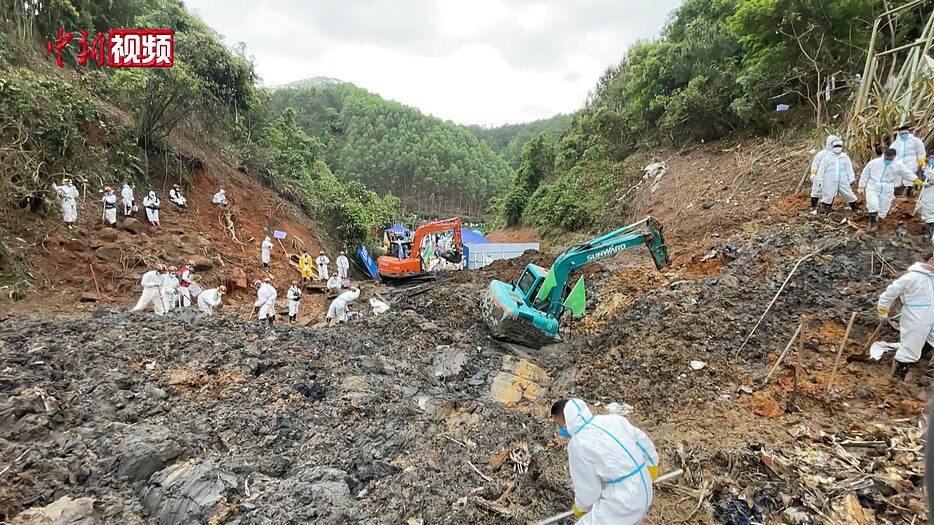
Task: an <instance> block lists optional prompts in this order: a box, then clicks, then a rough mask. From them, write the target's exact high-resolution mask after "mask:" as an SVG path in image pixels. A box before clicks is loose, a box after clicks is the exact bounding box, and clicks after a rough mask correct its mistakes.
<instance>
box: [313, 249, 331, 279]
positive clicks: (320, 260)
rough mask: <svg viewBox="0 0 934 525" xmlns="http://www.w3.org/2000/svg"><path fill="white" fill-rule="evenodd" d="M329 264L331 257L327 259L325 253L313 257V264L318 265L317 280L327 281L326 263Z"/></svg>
mask: <svg viewBox="0 0 934 525" xmlns="http://www.w3.org/2000/svg"><path fill="white" fill-rule="evenodd" d="M329 264H331V259H328V256H327V255H324V254H322V255H319V256H318V257H316V258H315V266H317V267H318V280H320V281H327V280H328V265H329Z"/></svg>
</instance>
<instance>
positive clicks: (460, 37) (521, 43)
mask: <svg viewBox="0 0 934 525" xmlns="http://www.w3.org/2000/svg"><path fill="white" fill-rule="evenodd" d="M186 3H187V4H188V5H189V7H191V8H193V9H194V10H195V11H196V12H197V13H198V14H199V15H200V16H201V17H202V18H203V19H204V20H205V21H206V22H207V23H208V24H210V25H211V26H212V27H214V28H215V29H217V30H218V31H219V32H220V33H221V34H223V35H224V36H225V37H226V40H227V41H228V43H230V44H233V43H236V42H239V41H243V42H246V44H247V50H248V53H251V54H253V55H254V56H255V57H256V59H257V70H258V73H259V75H260V77H262V78H263V80H264V83H265V84H267V85H276V84H283V83H287V82H290V81H294V80H300V79H302V78H307V77H314V76H329V77H335V78H339V79H341V80H346V81H349V82H353V83H355V84H358V85H360V86H361V87H364V88H366V89H368V90H370V91H372V92H375V93H379V94H381V95H383V96H385V97H387V98H393V99H395V100H399V101H400V102H403V103H406V104H409V105H412V106H416V107H419V108H420V109H422V110H424V111H426V112H430V113H433V114H435V115H436V116H439V117H441V118H445V119H451V120H455V121H458V122H463V123H480V124H494V123H503V122H516V121H520V120H523V119H524V120H528V119H533V118H541V117H543V116H548V115H549V114H552V113H555V112H570V111H574V110H575V109H577V108H578V107H580V105H581V104H582V103H583V101H584V99H585V97H586V96H587V92H588V90H590V89H591V88H592V87H593V85H594V84H595V83H596V81H597V79H598V78H599V76H600V75H601V74H602V73H603V71H604V70H605V69H606V67H607V66H609V65H612V64H615V63H618V62H619V61H620V59H622V57H623V55H624V54H625V53H626V50H627V49H628V47H629V46H630V45H631V44H632V43H634V42H635V41H637V40H640V39H644V38H651V37H653V36H655V35H657V34H658V33H659V32H660V30H661V28H662V25H663V24H664V22H665V20H666V18H667V16H668V13H669V11H671V10H672V9H674V8H675V7H676V6H677V5H678V3H680V0H655V1H649V0H574V1H573V2H570V1H567V0H473V1H470V2H458V1H451V0H353V1H346V0H312V1H308V0H278V1H276V2H256V1H255V0H253V1H247V0H186Z"/></svg>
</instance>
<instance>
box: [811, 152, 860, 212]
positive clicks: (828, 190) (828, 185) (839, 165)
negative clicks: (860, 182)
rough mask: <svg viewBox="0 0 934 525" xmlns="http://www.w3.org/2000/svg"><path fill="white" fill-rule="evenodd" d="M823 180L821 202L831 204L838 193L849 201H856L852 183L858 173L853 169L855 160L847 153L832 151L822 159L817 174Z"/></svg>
mask: <svg viewBox="0 0 934 525" xmlns="http://www.w3.org/2000/svg"><path fill="white" fill-rule="evenodd" d="M816 176H817V177H818V178H820V180H821V195H822V199H821V202H823V203H824V204H827V205H830V204H833V199H834V197H836V196H837V195H838V194H839V195H840V196H841V197H843V198H844V200H846V202H847V203H851V204H852V203H854V202H856V195H854V194H853V188H852V187H850V185H851V184H853V183H854V182H856V173H855V172H854V171H853V162H852V161H851V160H850V156H849V155H847V154H846V153H843V152H841V153H834V152H833V151H831V152H830V153H829V154H827V155H825V156H824V158H823V159H821V161H820V164H819V165H818V167H817V175H816Z"/></svg>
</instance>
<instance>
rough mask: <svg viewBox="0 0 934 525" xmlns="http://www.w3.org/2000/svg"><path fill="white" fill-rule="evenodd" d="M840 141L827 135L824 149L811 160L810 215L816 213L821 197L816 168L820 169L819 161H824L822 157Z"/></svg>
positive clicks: (836, 137)
mask: <svg viewBox="0 0 934 525" xmlns="http://www.w3.org/2000/svg"><path fill="white" fill-rule="evenodd" d="M838 140H840V137H838V136H836V135H827V143H826V144H825V145H824V149H822V150H820V151H818V152H817V153H816V154H815V155H814V159H813V160H811V177H810V178H811V213H812V214H816V213H817V203H818V202H820V198H821V196H822V193H821V179H820V178H819V177H818V176H817V168H819V167H820V161H822V160H824V157H826V156H827V154H829V153H830V152H831V150H832V149H833V143H834V142H835V141H838Z"/></svg>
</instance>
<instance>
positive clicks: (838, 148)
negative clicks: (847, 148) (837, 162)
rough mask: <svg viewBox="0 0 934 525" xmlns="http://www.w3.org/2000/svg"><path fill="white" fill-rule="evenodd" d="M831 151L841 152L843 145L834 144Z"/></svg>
mask: <svg viewBox="0 0 934 525" xmlns="http://www.w3.org/2000/svg"><path fill="white" fill-rule="evenodd" d="M833 152H834V153H843V147H842V146H834V148H833Z"/></svg>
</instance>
